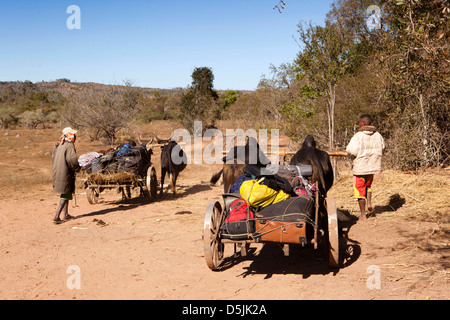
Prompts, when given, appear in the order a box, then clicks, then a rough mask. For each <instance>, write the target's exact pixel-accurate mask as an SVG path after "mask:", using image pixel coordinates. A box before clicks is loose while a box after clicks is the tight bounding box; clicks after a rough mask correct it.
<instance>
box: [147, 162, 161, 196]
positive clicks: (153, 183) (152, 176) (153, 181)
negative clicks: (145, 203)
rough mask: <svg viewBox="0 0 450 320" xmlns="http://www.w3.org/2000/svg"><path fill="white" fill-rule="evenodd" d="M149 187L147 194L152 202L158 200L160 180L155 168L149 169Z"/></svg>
mask: <svg viewBox="0 0 450 320" xmlns="http://www.w3.org/2000/svg"><path fill="white" fill-rule="evenodd" d="M145 184H146V187H147V190H146V193H147V196H148V198H149V199H150V201H155V200H156V194H157V192H158V180H157V178H156V170H155V168H153V167H149V168H148V170H147V178H146V180H145Z"/></svg>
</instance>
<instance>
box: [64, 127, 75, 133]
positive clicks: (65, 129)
mask: <svg viewBox="0 0 450 320" xmlns="http://www.w3.org/2000/svg"><path fill="white" fill-rule="evenodd" d="M77 132H78V131H77V130H75V129H72V128H71V127H67V128H64V129H63V131H62V133H63V135H66V134H68V133H71V134H75V133H77Z"/></svg>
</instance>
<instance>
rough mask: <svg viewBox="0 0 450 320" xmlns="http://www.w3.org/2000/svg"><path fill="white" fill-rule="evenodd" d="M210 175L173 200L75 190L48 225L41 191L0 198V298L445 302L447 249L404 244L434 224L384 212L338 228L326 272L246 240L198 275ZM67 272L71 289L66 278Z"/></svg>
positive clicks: (185, 183)
mask: <svg viewBox="0 0 450 320" xmlns="http://www.w3.org/2000/svg"><path fill="white" fill-rule="evenodd" d="M202 171H203V172H204V174H203V175H201V176H200V172H202ZM210 171H211V170H201V168H197V170H195V172H194V171H191V172H186V173H185V174H184V175H181V176H180V184H181V187H180V190H179V195H178V196H177V197H176V198H173V197H172V195H171V194H167V195H164V196H163V197H162V198H160V199H159V201H157V202H155V203H147V202H146V201H145V199H143V198H133V199H130V200H126V201H120V195H118V194H116V193H111V194H105V195H104V196H103V199H101V203H100V204H97V205H90V204H89V203H88V202H87V200H86V197H85V196H84V195H83V194H78V195H77V199H76V200H77V201H76V204H77V206H76V207H73V205H74V202H72V203H71V207H70V213H71V214H72V215H74V216H76V217H77V219H75V220H72V221H69V222H66V223H64V224H62V225H54V224H52V222H51V219H52V217H53V214H54V212H55V210H56V206H57V197H56V196H55V195H53V194H51V193H49V192H45V191H41V192H38V191H35V192H34V196H33V197H26V200H25V201H24V200H21V199H12V200H11V201H1V203H0V207H1V214H0V222H1V225H0V248H1V251H0V261H1V262H0V283H1V287H0V298H1V299H426V298H427V297H429V298H431V299H448V298H449V295H448V266H449V265H448V264H449V261H448V256H447V254H448V253H447V252H448V250H447V251H439V252H436V251H435V250H422V249H421V248H419V247H417V245H415V239H417V237H418V236H426V235H427V234H429V235H431V234H432V231H433V230H435V231H436V230H438V227H439V223H438V222H423V221H414V220H410V221H405V220H404V218H403V217H396V216H395V215H394V214H386V215H383V214H379V215H378V216H377V217H375V218H372V219H369V220H367V221H365V222H358V221H356V223H347V224H346V225H345V226H346V228H344V231H346V232H347V235H348V242H347V246H348V247H347V248H348V254H347V257H346V261H345V262H344V266H343V267H342V268H340V269H339V270H337V271H335V272H333V271H332V270H329V269H328V267H327V263H326V261H324V260H323V259H322V257H321V256H320V255H319V254H317V253H316V252H315V251H314V250H313V249H311V248H300V247H299V248H292V249H291V254H290V256H289V257H285V256H284V255H283V253H282V250H281V248H280V247H278V246H277V245H273V246H270V245H266V246H262V245H253V246H252V247H251V248H252V249H251V251H252V252H251V254H250V255H249V256H247V257H245V258H242V257H237V258H235V259H234V258H233V257H232V253H233V252H232V246H231V245H230V246H226V253H225V256H226V257H228V259H226V267H225V268H224V270H223V271H219V272H212V271H210V270H209V269H208V267H207V266H206V263H205V259H204V257H203V244H202V241H201V233H202V227H203V219H204V210H205V208H206V206H207V204H208V202H209V201H211V200H220V198H219V196H220V193H221V190H222V189H221V188H222V187H221V186H215V187H210V186H209V185H204V184H201V181H202V180H207V179H208V177H209V174H210ZM195 177H197V178H195ZM338 202H339V200H338ZM355 214H356V213H355ZM99 222H100V223H99ZM102 222H104V224H103V223H102ZM354 222H355V221H354ZM442 241H444V240H442ZM447 242H448V238H447ZM73 266H75V268H78V269H73V268H74V267H73ZM74 270H75V271H77V272H78V273H77V274H78V275H79V276H80V278H79V280H80V281H79V283H78V284H79V287H80V289H77V288H73V287H74V286H75V285H76V283H75V284H74V283H73V282H71V281H72V279H73V278H71V276H73V275H74V274H75V273H74V272H75V271H74ZM377 272H378V273H377ZM377 274H378V275H379V279H380V282H379V285H380V286H377V282H376V281H375V280H374V279H375V278H373V276H377ZM371 276H372V278H370V277H371ZM368 279H369V280H368ZM68 282H69V284H68ZM368 283H369V284H368ZM70 287H72V288H73V289H71V288H70Z"/></svg>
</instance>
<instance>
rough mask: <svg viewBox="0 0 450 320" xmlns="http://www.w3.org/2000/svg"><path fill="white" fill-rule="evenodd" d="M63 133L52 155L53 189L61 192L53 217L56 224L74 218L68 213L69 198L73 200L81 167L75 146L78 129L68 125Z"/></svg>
mask: <svg viewBox="0 0 450 320" xmlns="http://www.w3.org/2000/svg"><path fill="white" fill-rule="evenodd" d="M62 133H63V135H62V136H61V138H60V139H59V142H58V143H57V144H56V147H55V149H54V150H53V156H52V180H53V191H54V192H55V193H59V194H61V196H60V201H59V206H58V209H57V211H56V214H55V217H54V218H53V223H55V224H60V223H63V222H65V221H67V220H70V219H72V218H73V217H72V216H71V215H69V213H68V209H69V200H72V193H74V192H75V173H76V172H77V171H78V170H79V169H80V166H79V164H78V158H77V154H76V150H75V146H74V143H75V140H76V133H77V131H76V130H73V129H72V128H70V127H68V128H65V129H64V130H63V132H62ZM61 213H63V219H60V214H61Z"/></svg>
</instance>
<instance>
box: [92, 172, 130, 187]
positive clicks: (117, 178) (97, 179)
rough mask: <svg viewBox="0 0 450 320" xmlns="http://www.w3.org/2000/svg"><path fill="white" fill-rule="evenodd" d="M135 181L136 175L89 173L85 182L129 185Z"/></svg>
mask: <svg viewBox="0 0 450 320" xmlns="http://www.w3.org/2000/svg"><path fill="white" fill-rule="evenodd" d="M135 181H136V175H135V174H134V173H129V172H117V173H111V174H103V173H91V174H89V175H88V176H87V182H88V183H92V184H99V185H105V184H116V183H119V184H130V183H133V182H135Z"/></svg>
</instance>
